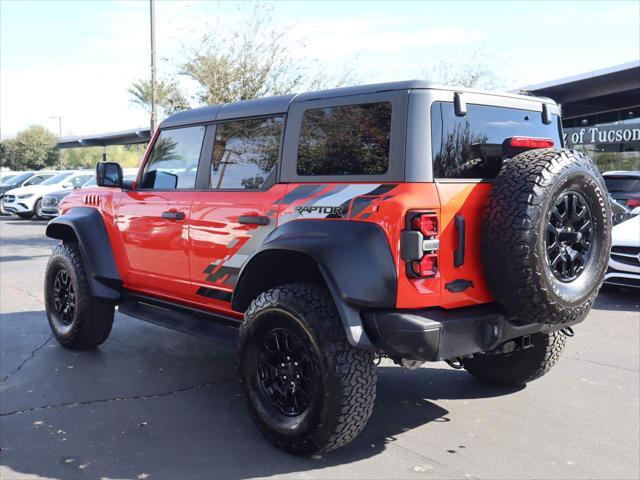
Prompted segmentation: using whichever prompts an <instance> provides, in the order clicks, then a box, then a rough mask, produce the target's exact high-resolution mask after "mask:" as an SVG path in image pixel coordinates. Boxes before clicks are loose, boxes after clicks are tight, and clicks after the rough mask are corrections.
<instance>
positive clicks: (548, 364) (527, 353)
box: [463, 332, 567, 386]
mask: <svg viewBox="0 0 640 480" xmlns="http://www.w3.org/2000/svg"><path fill="white" fill-rule="evenodd" d="M566 341H567V337H566V336H565V335H564V334H563V333H561V332H553V333H548V334H547V333H536V334H535V335H531V347H529V348H527V349H525V350H518V351H515V352H513V353H499V354H491V353H478V354H476V355H474V356H473V357H472V358H468V359H465V360H463V365H464V368H465V369H466V370H467V371H468V372H469V373H470V374H472V375H473V376H474V377H476V378H477V379H478V380H481V381H483V382H486V383H491V384H494V385H504V386H519V385H524V384H526V383H528V382H531V381H533V380H536V379H537V378H540V377H542V376H543V375H545V374H546V373H547V372H548V371H549V370H551V368H552V367H553V366H554V365H555V364H556V363H558V360H559V359H560V354H561V352H562V350H563V349H564V346H565V343H566Z"/></svg>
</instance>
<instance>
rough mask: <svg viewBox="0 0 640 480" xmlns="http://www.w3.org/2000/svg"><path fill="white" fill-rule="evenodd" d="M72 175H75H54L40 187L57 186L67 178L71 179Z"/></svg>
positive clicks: (66, 173)
mask: <svg viewBox="0 0 640 480" xmlns="http://www.w3.org/2000/svg"><path fill="white" fill-rule="evenodd" d="M71 175H73V172H64V173H59V174H57V175H54V176H53V177H51V178H48V179H47V180H45V181H44V182H42V183H41V184H40V185H55V184H57V183H60V182H62V181H63V180H64V179H65V178H67V177H70V176H71Z"/></svg>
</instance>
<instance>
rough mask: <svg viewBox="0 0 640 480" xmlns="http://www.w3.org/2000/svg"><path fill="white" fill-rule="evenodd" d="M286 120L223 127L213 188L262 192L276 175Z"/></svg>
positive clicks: (259, 120) (213, 167)
mask: <svg viewBox="0 0 640 480" xmlns="http://www.w3.org/2000/svg"><path fill="white" fill-rule="evenodd" d="M282 126H283V117H268V118H253V119H248V120H235V121H231V122H224V123H219V124H218V125H217V126H216V141H215V144H214V147H213V161H212V162H211V175H210V177H209V179H210V180H209V188H215V189H242V190H258V189H260V188H262V187H263V186H264V185H265V183H266V182H267V179H268V178H269V175H270V174H272V173H275V166H276V164H277V163H278V158H279V157H280V143H281V137H282Z"/></svg>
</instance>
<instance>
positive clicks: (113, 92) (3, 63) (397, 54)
mask: <svg viewBox="0 0 640 480" xmlns="http://www.w3.org/2000/svg"><path fill="white" fill-rule="evenodd" d="M271 5H272V7H273V17H274V21H275V22H276V23H277V24H278V25H281V26H282V28H287V29H288V30H291V31H292V35H294V36H295V37H296V38H299V39H301V40H302V41H304V44H305V46H304V48H301V50H300V51H299V52H298V53H299V55H300V56H301V57H306V58H309V57H312V58H317V59H318V60H319V61H320V62H322V64H323V65H326V66H327V69H328V70H329V71H332V72H339V71H340V70H341V69H342V68H344V66H345V65H350V67H351V68H352V69H353V70H354V72H355V74H356V75H357V77H358V78H359V80H361V81H362V82H363V83H365V82H378V81H390V80H401V79H407V78H428V77H429V72H430V69H432V68H433V66H434V65H436V64H437V63H438V62H441V61H453V62H457V63H461V62H464V61H465V60H466V59H469V58H472V57H473V56H475V55H478V54H481V55H482V56H483V57H485V58H486V59H485V61H486V62H488V63H489V64H490V66H491V67H492V69H493V70H494V71H495V73H496V75H497V76H498V79H499V81H500V83H502V84H503V85H504V87H505V88H508V89H510V88H515V87H518V86H524V85H529V84H533V83H537V82H542V81H546V80H552V79H556V78H560V77H564V76H569V75H573V74H577V73H583V72H587V71H591V70H595V69H599V68H604V67H608V66H612V65H617V64H621V63H625V62H629V61H633V60H638V59H639V58H640V2H638V1H629V2H614V1H604V2H551V1H548V2H543V1H539V2H480V1H476V2H417V1H416V2H364V1H362V2H337V1H333V2H329V1H327V2H274V3H272V4H271ZM245 11H246V9H245ZM148 15H149V7H148V2H146V1H133V2H124V1H118V2H108V1H83V2H80V1H71V2H57V1H52V0H49V1H40V2H28V1H12V0H0V127H1V132H0V133H1V135H2V137H3V138H6V137H11V136H13V135H15V133H16V132H18V131H19V130H21V129H23V128H25V127H27V126H28V125H30V124H33V123H39V124H43V125H45V126H47V127H48V128H50V129H51V130H52V131H55V132H57V120H54V119H51V118H49V117H50V116H53V115H56V116H58V115H59V116H62V122H63V135H72V134H84V133H95V132H106V131H114V130H122V129H127V128H134V127H138V126H143V125H146V124H147V123H148V120H147V116H146V114H145V113H144V112H142V111H141V110H139V109H138V108H137V107H136V106H134V105H131V104H130V102H129V96H128V94H127V91H126V90H127V88H128V86H129V85H130V84H131V82H132V81H133V80H135V79H138V78H146V77H147V76H148V75H149V34H148V22H149V20H148ZM242 15H243V11H242V9H240V10H239V9H238V8H237V5H236V4H234V3H233V2H224V3H219V2H213V1H206V2H191V1H183V2H178V1H168V0H167V1H162V0H159V1H158V2H157V7H156V16H157V26H156V32H157V33H156V35H157V45H158V56H159V58H160V63H159V74H160V75H161V76H168V75H171V74H172V73H174V72H175V70H176V64H177V62H179V60H180V58H181V56H182V53H183V52H184V50H185V49H188V48H193V47H195V46H197V45H198V41H199V39H200V38H201V36H202V35H203V34H205V33H209V34H212V33H213V34H215V28H214V26H215V25H216V19H223V21H222V22H221V25H222V27H223V28H224V26H225V25H232V24H233V23H234V22H237V21H238V20H239V18H240V16H242Z"/></svg>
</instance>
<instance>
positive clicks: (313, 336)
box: [238, 284, 376, 455]
mask: <svg viewBox="0 0 640 480" xmlns="http://www.w3.org/2000/svg"><path fill="white" fill-rule="evenodd" d="M238 358H239V372H240V382H241V385H242V390H243V393H244V397H245V400H246V402H247V405H248V407H249V411H250V413H251V416H252V418H253V420H254V422H255V423H256V425H257V426H258V428H259V429H260V430H261V431H262V432H263V434H264V435H265V436H266V437H267V438H268V439H269V440H270V441H271V442H272V443H274V444H275V445H276V446H277V447H279V448H282V449H283V450H286V451H288V452H291V453H294V454H305V455H311V454H320V453H324V452H327V451H329V450H333V449H336V448H338V447H341V446H343V445H345V444H347V443H349V442H350V441H351V440H352V439H353V438H354V437H356V436H357V435H358V433H360V431H361V430H362V429H363V428H364V426H365V424H366V423H367V420H368V419H369V417H370V415H371V412H372V410H373V404H374V401H375V392H376V372H375V366H374V363H373V354H372V353H370V352H366V351H364V350H361V349H357V348H354V347H353V346H351V345H350V344H349V342H348V341H347V338H346V335H345V332H344V328H343V326H342V324H341V321H340V318H339V316H338V312H337V311H336V308H335V305H334V303H333V301H332V299H331V297H330V296H329V294H328V293H327V292H326V291H325V290H322V289H319V288H317V287H314V286H311V285H303V284H292V285H285V286H281V287H277V288H273V289H271V290H269V291H267V292H264V293H262V294H261V295H260V296H258V297H257V298H256V299H255V300H254V301H253V302H252V303H251V305H250V306H249V309H248V310H247V312H246V313H245V321H244V323H243V324H242V326H241V328H240V338H239V355H238Z"/></svg>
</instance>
